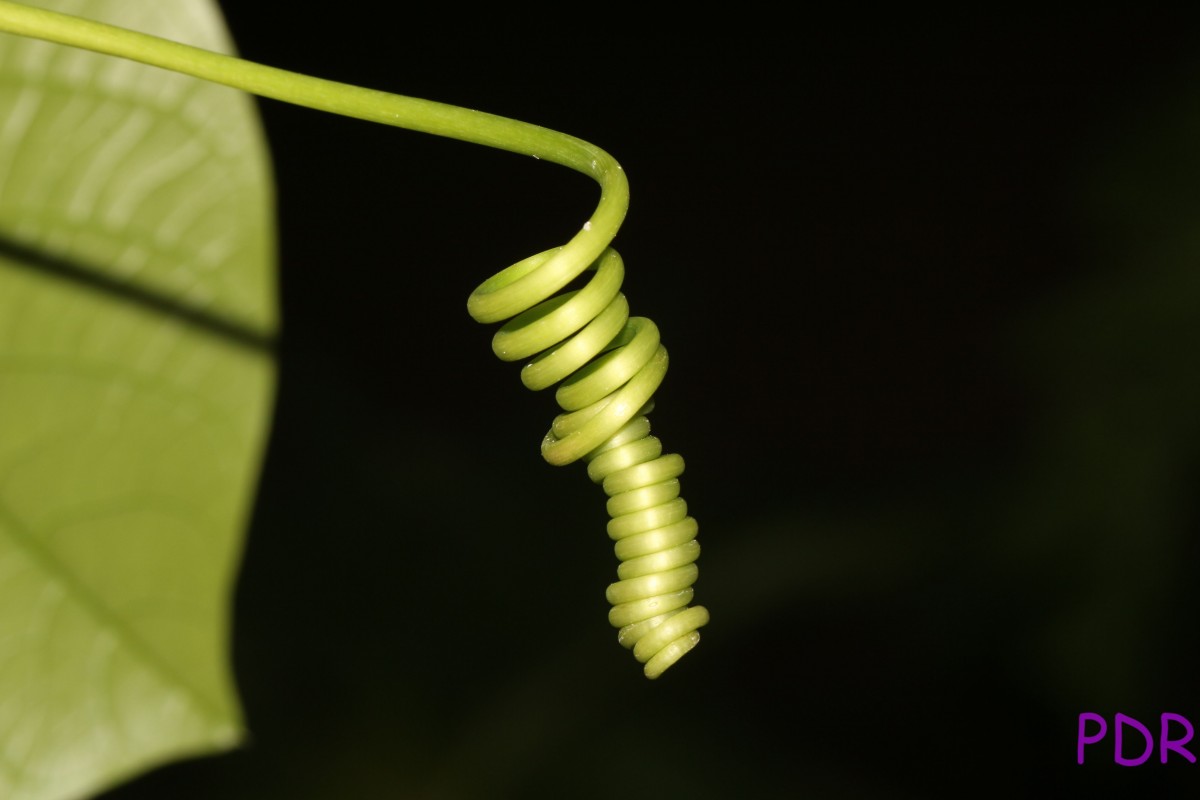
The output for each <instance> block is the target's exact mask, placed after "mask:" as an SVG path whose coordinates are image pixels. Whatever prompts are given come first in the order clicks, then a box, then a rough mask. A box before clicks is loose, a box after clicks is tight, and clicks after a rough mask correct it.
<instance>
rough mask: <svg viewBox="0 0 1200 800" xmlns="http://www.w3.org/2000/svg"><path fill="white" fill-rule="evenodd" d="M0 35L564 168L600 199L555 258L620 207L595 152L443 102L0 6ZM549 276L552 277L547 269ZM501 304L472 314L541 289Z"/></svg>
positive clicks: (589, 236) (590, 237)
mask: <svg viewBox="0 0 1200 800" xmlns="http://www.w3.org/2000/svg"><path fill="white" fill-rule="evenodd" d="M0 32H4V33H13V34H17V35H20V36H28V37H31V38H35V39H43V40H45V41H48V42H53V43H55V44H62V45H68V46H71V47H78V48H82V49H85V50H92V51H94V52H97V53H103V54H105V55H110V56H116V57H118V58H126V59H129V60H132V61H139V62H141V63H143V64H149V65H151V66H154V67H160V68H162V69H167V70H171V71H173V72H180V73H183V74H185V75H191V76H193V77H196V78H201V79H203V80H207V81H212V82H213V83H219V84H222V85H225V86H230V87H232V88H234V89H240V90H242V91H245V92H249V93H251V94H255V95H258V96H260V97H266V98H270V99H272V100H279V101H281V102H285V103H291V104H293V105H298V106H304V107H306V108H311V109H315V110H317V111H325V112H329V113H332V114H339V115H341V116H345V117H354V118H356V119H361V120H366V121H368V122H378V123H382V124H384V125H392V126H395V127H398V128H405V129H407V130H412V131H420V132H422V133H429V134H433V135H435V136H443V137H446V138H450V139H459V140H461V141H465V142H472V143H474V144H481V145H484V146H487V147H493V148H497V149H500V150H508V151H511V152H514V153H520V154H523V155H527V156H533V157H534V158H538V159H542V160H545V161H550V162H553V163H555V164H561V165H562V166H565V167H569V168H571V169H573V170H576V171H577V172H582V173H583V174H585V175H588V176H590V177H592V178H593V179H594V180H595V181H596V182H597V183H599V184H600V201H599V203H598V204H597V206H596V210H595V211H594V212H593V214H592V217H591V219H589V220H588V221H587V223H585V224H584V226H583V229H582V230H580V231H579V232H578V233H577V234H576V235H575V236H574V237H573V238H572V239H571V240H570V241H569V242H568V243H567V244H565V245H563V247H562V248H561V250H560V251H559V252H558V253H557V254H556V256H555V257H554V260H560V259H561V260H562V261H564V262H566V261H570V262H576V261H578V260H581V259H586V261H587V262H590V261H591V260H593V259H595V258H596V257H598V256H599V255H600V253H601V252H603V250H604V248H605V247H607V245H608V243H609V242H610V241H612V239H613V238H614V237H615V236H616V234H617V230H618V229H619V228H620V226H621V223H622V222H623V221H624V219H625V213H626V211H627V210H628V208H629V183H628V180H627V179H626V177H625V173H624V171H623V170H622V169H621V166H620V165H619V164H618V163H617V161H616V160H615V159H614V158H613V157H612V156H610V155H609V154H608V153H606V152H605V151H604V150H602V149H600V148H599V147H596V146H595V145H593V144H591V143H589V142H585V141H584V140H582V139H577V138H576V137H574V136H570V135H568V134H565V133H560V132H558V131H554V130H551V129H549V128H543V127H541V126H539V125H532V124H530V123H528V122H521V121H518V120H514V119H509V118H507V117H502V116H498V115H495V114H488V113H485V112H482V111H474V110H471V109H467V108H462V107H459V106H454V105H450V104H447V103H438V102H434V101H432V100H422V99H420V98H416V97H406V96H404V95H398V94H392V93H390V92H384V91H379V90H377V89H367V88H364V87H361V86H354V85H352V84H348V83H340V82H338V81H330V80H325V79H323V78H316V77H312V76H309V75H302V74H300V73H296V72H290V71H288V70H284V69H279V68H277V67H270V66H266V65H264V64H258V63H256V62H253V61H248V60H246V59H243V58H237V57H235V56H229V55H224V54H222V53H216V52H213V51H211V50H205V49H203V48H199V47H192V46H190V45H186V44H182V43H180V42H174V41H171V40H169V39H163V38H161V37H158V36H151V35H149V34H145V33H138V32H136V31H131V30H128V29H126V28H120V27H117V26H114V25H107V24H105V23H102V22H96V21H94V20H89V19H85V18H83V17H76V16H72V15H70V14H62V13H59V12H55V11H48V10H46V9H41V8H34V7H32V6H27V5H23V4H21V3H13V2H9V0H0ZM548 272H549V273H554V272H555V270H549V271H548ZM512 283H513V285H511V286H507V287H505V288H506V292H504V293H503V294H502V296H500V297H498V298H495V299H494V300H493V301H492V302H491V304H490V305H489V306H488V307H486V308H475V307H472V305H477V304H476V303H474V301H476V300H477V298H475V297H474V296H472V304H469V310H470V312H471V315H472V316H473V317H475V318H476V319H477V320H479V321H481V322H488V321H493V320H495V319H501V318H504V317H505V316H506V315H507V312H508V309H509V308H510V307H520V306H521V305H522V304H524V303H526V302H527V299H528V298H529V297H532V296H534V295H535V294H536V293H537V292H544V291H545V287H544V285H543V286H532V285H526V284H530V283H532V282H530V281H521V280H515V281H512Z"/></svg>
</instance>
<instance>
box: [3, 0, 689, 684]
mask: <svg viewBox="0 0 1200 800" xmlns="http://www.w3.org/2000/svg"><path fill="white" fill-rule="evenodd" d="M0 31H5V32H7V33H15V34H20V35H24V36H32V37H35V38H39V39H45V40H47V41H51V42H57V43H59V44H65V45H70V46H73V47H82V48H85V49H88V50H94V51H96V52H99V53H106V54H108V55H112V56H118V57H120V58H128V59H132V60H134V61H140V62H142V63H144V64H151V65H154V66H157V67H162V68H164V69H169V70H174V71H176V72H182V73H184V74H187V75H193V76H195V77H197V78H202V79H204V80H210V81H215V82H217V83H222V84H225V85H227V86H232V87H234V88H237V89H241V90H243V91H246V92H252V93H254V94H257V95H259V96H261V97H270V98H273V99H276V100H281V101H283V102H287V103H295V104H297V105H301V106H307V107H309V108H314V109H318V110H321V111H327V112H330V113H334V114H341V115H344V116H348V117H355V118H358V119H363V120H368V121H372V122H378V123H382V124H385V125H394V126H397V127H401V128H407V129H409V130H413V131H422V132H425V133H430V134H433V135H436V136H445V137H449V138H452V139H460V140H462V141H467V142H474V143H476V144H482V145H485V146H487V147H496V148H499V149H502V150H510V151H512V152H515V153H523V154H525V155H530V156H534V157H536V158H540V159H544V160H547V161H552V162H554V163H557V164H561V165H563V166H566V167H570V168H571V169H574V170H576V171H578V172H582V173H584V174H586V175H590V176H591V177H593V178H595V179H596V181H597V182H598V183H599V184H600V202H599V204H598V205H597V206H596V210H595V212H594V213H593V214H592V217H591V219H589V220H588V221H587V223H585V224H584V226H583V230H581V231H580V232H579V233H577V234H576V235H575V236H574V237H573V238H572V239H571V241H569V242H567V244H565V245H563V246H562V247H559V248H555V249H553V250H549V251H546V252H544V253H539V254H538V255H535V256H531V257H529V258H527V259H525V260H524V261H520V262H518V263H516V264H514V265H513V266H511V267H509V268H508V269H505V270H503V271H502V272H500V273H498V274H496V275H494V276H492V277H491V278H489V279H488V280H486V281H484V283H483V284H482V285H481V286H480V287H479V288H478V289H476V290H475V291H474V292H473V293H472V294H471V297H470V299H469V300H468V301H467V309H468V311H469V312H470V313H471V316H472V317H474V318H475V319H476V320H478V321H479V322H484V323H492V322H503V321H504V320H508V322H507V323H506V324H505V325H504V326H503V327H502V328H501V329H500V331H499V332H498V333H497V334H496V337H495V340H494V342H493V349H494V350H495V351H496V354H497V355H498V356H500V357H501V358H502V359H505V360H508V361H516V360H519V359H524V358H529V357H530V356H534V358H533V360H532V361H530V362H529V364H527V365H526V366H525V369H524V370H522V372H521V379H522V381H524V383H525V385H526V386H528V387H530V388H531V389H543V388H546V387H548V386H551V385H553V384H555V383H559V382H560V381H561V385H560V386H559V389H558V392H557V395H556V396H557V399H558V402H559V405H561V406H562V408H563V410H564V411H565V412H566V413H564V414H561V415H559V416H558V417H556V418H555V420H554V424H553V425H552V427H551V428H550V432H549V433H548V434H546V438H545V440H544V441H543V442H542V454H543V455H544V456H545V457H546V460H547V461H549V462H550V463H552V464H569V463H571V462H573V461H577V460H579V459H581V458H582V459H584V460H586V461H587V462H588V474H589V475H590V476H591V478H592V480H594V481H596V482H597V483H600V484H602V485H603V486H604V491H605V492H607V493H608V495H609V500H608V512H609V514H610V515H611V516H612V520H611V521H610V522H609V523H608V533H609V535H610V536H611V537H612V538H613V539H615V540H616V542H617V544H616V553H617V557H618V558H619V559H620V560H621V562H622V563H621V566H620V568H619V569H618V570H617V577H618V578H619V579H620V580H618V581H617V582H616V583H614V584H612V585H610V586H609V587H608V599H609V601H610V602H611V603H612V604H613V609H612V611H611V612H610V614H609V619H610V620H611V621H612V623H613V625H615V626H617V627H619V628H620V629H621V632H620V637H619V638H620V641H621V643H622V644H624V645H625V646H626V647H632V648H633V653H634V656H635V657H636V658H637V659H638V660H639V661H641V662H643V663H645V665H646V666H645V671H646V675H647V676H648V677H651V678H656V677H658V676H659V675H661V674H662V673H663V671H664V670H666V669H667V668H668V667H670V666H671V665H672V664H674V663H675V662H676V661H678V660H679V659H680V658H681V657H682V656H683V655H684V654H685V653H687V652H688V651H689V650H691V649H692V648H693V647H695V646H696V644H697V643H698V642H699V641H700V634H699V633H698V632H697V629H698V628H700V627H701V626H702V625H704V624H705V623H707V622H708V611H707V610H705V609H704V608H703V607H702V606H691V607H689V605H688V604H689V603H690V602H691V600H692V594H693V592H692V584H693V583H694V582H695V580H696V575H697V571H696V565H695V561H696V557H697V556H698V555H699V553H700V545H699V544H698V543H697V542H696V531H697V525H696V521H695V520H694V519H692V518H691V517H689V516H688V515H687V504H686V503H684V501H683V500H682V499H681V498H680V497H679V475H680V474H681V473H682V472H683V459H682V458H680V457H679V456H677V455H663V454H662V444H661V443H660V442H659V441H658V439H657V438H655V437H653V436H651V435H650V422H649V420H648V419H647V418H646V414H647V413H648V412H649V411H650V408H651V406H652V397H653V395H654V392H655V390H656V389H658V387H659V385H660V384H661V383H662V379H663V375H664V374H665V373H666V370H667V351H666V350H665V349H664V348H663V346H662V345H661V344H660V343H659V337H658V328H657V327H656V326H655V325H654V323H653V322H651V321H650V320H648V319H645V318H644V317H630V316H629V305H628V303H627V302H626V301H625V297H624V296H623V295H622V294H621V293H620V287H621V280H622V278H623V277H624V266H623V265H622V263H621V257H620V256H618V255H617V253H616V251H614V250H612V249H611V248H609V246H608V245H609V243H610V242H611V241H612V240H613V238H614V237H615V236H616V234H617V229H618V228H620V226H621V222H622V220H624V218H625V212H626V210H627V209H628V207H629V184H628V181H627V180H626V178H625V173H624V172H623V171H622V170H621V167H620V166H619V165H618V164H617V162H616V161H614V160H613V158H612V156H610V155H608V154H607V153H606V152H604V151H603V150H601V149H600V148H598V147H596V146H595V145H592V144H589V143H588V142H585V141H583V140H582V139H577V138H575V137H573V136H568V135H566V134H564V133H559V132H558V131H553V130H550V129H548V128H543V127H541V126H538V125H531V124H529V123H527V122H521V121H519V120H514V119H509V118H507V117H501V116H497V115H495V114H487V113H484V112H481V111H474V110H471V109H466V108H460V107H458V106H452V105H447V104H445V103H437V102H434V101H431V100H422V99H420V98H416V97H405V96H403V95H397V94H391V93H389V92H381V91H378V90H375V89H367V88H363V87H359V86H351V85H349V84H344V83H338V82H336V81H329V80H325V79H323V78H316V77H312V76H309V75H301V74H299V73H295V72H288V71H287V70H282V69H278V68H276V67H270V66H267V65H264V64H256V63H254V62H252V61H246V60H243V59H240V58H236V57H233V56H228V55H225V54H223V53H215V52H211V51H208V50H202V49H199V48H196V47H190V46H188V45H185V44H181V43H179V42H172V41H169V40H167V39H161V38H158V37H155V36H149V35H146V34H143V33H137V32H135V31H130V30H125V29H123V28H117V27H114V26H111V25H105V24H103V23H100V22H95V21H93V20H86V19H83V18H80V17H73V16H70V15H67V14H59V13H56V12H52V11H47V10H45V9H40V8H30V7H27V6H23V5H21V4H18V3H10V2H6V1H5V0H0ZM588 268H592V269H594V270H595V273H596V274H595V276H594V277H593V278H592V279H591V281H590V282H589V283H588V284H587V286H585V287H584V288H583V289H581V290H579V291H577V292H566V293H564V294H561V295H558V296H554V293H555V292H557V291H559V290H560V289H562V288H563V287H565V286H566V285H567V284H568V283H570V282H571V281H572V280H574V279H575V278H577V277H578V276H579V275H581V274H583V272H584V271H586V270H587V269H588Z"/></svg>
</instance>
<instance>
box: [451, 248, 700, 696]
mask: <svg viewBox="0 0 1200 800" xmlns="http://www.w3.org/2000/svg"><path fill="white" fill-rule="evenodd" d="M587 230H588V228H587V226H585V231H587ZM589 269H590V270H591V271H593V272H594V275H592V276H591V278H590V280H588V282H587V283H586V285H585V286H583V288H581V289H578V290H574V291H566V292H563V293H561V294H558V295H554V292H557V291H559V290H560V289H562V288H564V287H565V286H567V285H568V284H569V283H570V282H571V281H573V280H575V279H576V278H577V277H578V276H579V275H581V274H582V273H583V272H585V271H586V270H589ZM624 275H625V270H624V265H623V263H622V261H621V257H620V256H619V255H618V254H617V252H616V251H615V250H613V249H612V248H611V247H605V248H604V249H603V251H602V252H601V253H600V255H599V257H598V258H595V259H594V260H588V259H580V258H579V257H578V255H577V254H576V253H575V252H572V250H571V245H567V246H564V247H561V248H555V249H553V250H548V251H546V252H544V253H539V254H538V255H535V256H531V257H530V258H527V259H525V260H524V261H521V262H518V263H517V264H514V265H513V266H511V267H509V268H508V269H506V270H504V271H502V272H500V273H497V274H496V275H494V276H492V277H491V278H489V279H488V280H487V281H485V282H484V283H483V284H482V285H480V287H479V288H478V289H476V290H475V292H474V293H472V295H471V299H470V300H469V301H468V310H469V311H470V312H471V315H472V317H474V318H475V319H476V320H477V321H479V322H500V321H502V320H505V319H507V320H508V322H506V323H505V324H504V325H503V326H502V327H501V329H500V330H499V331H498V332H497V333H496V335H495V337H494V339H493V341H492V349H493V351H494V352H495V353H496V355H497V356H499V357H500V358H501V359H503V360H505V361H517V360H522V359H530V361H529V362H528V363H527V364H526V365H525V367H524V368H523V369H522V371H521V380H522V382H523V383H524V384H525V385H526V386H527V387H529V388H530V389H534V390H539V389H545V388H547V387H549V386H552V385H554V384H559V386H558V389H557V391H556V393H555V399H556V400H557V402H558V404H559V406H560V407H561V408H562V409H563V412H564V413H562V414H560V415H559V416H558V417H556V418H555V419H554V422H553V424H552V425H551V428H550V431H549V432H548V433H547V434H546V437H545V439H543V441H542V455H543V456H544V457H545V459H546V460H547V461H549V462H550V463H551V464H556V465H564V464H569V463H572V462H574V461H577V460H581V459H582V460H584V461H585V462H587V465H588V467H587V468H588V475H589V476H590V477H591V479H592V480H593V481H595V482H596V483H598V484H601V485H602V486H603V488H604V491H605V493H606V494H607V495H608V498H609V499H608V513H609V516H610V517H611V518H612V519H611V520H610V521H609V523H608V534H609V536H610V537H611V538H612V539H613V540H615V542H616V544H615V548H614V549H615V551H616V555H617V558H618V559H619V560H620V561H621V564H620V567H619V568H618V570H617V578H618V580H617V582H616V583H613V584H611V585H610V586H609V587H608V592H607V596H608V600H609V602H610V603H612V606H613V607H612V610H611V611H610V612H609V621H610V622H611V623H612V624H613V625H614V626H615V627H618V628H620V632H619V634H618V639H619V641H620V642H621V644H623V645H624V646H625V647H627V648H632V650H633V654H634V657H635V658H636V659H637V660H638V661H639V662H641V663H643V664H644V665H645V666H644V671H645V673H646V676H647V677H649V678H657V677H658V676H659V675H661V674H662V673H663V672H664V671H665V670H666V669H667V668H669V667H670V666H671V665H672V664H674V663H675V662H676V661H678V660H679V659H680V658H681V657H683V655H684V654H686V653H687V652H688V651H689V650H691V649H692V648H693V647H695V646H696V645H697V644H698V643H699V641H700V633H699V630H698V629H699V628H700V627H701V626H703V625H705V624H706V623H707V622H708V611H707V610H706V609H705V608H704V607H703V606H691V605H689V604H690V603H691V601H692V597H693V594H694V589H693V588H692V586H693V584H694V583H695V582H696V577H697V574H698V571H697V567H696V564H695V562H696V559H697V557H698V556H699V555H700V544H699V542H697V541H696V533H697V531H698V525H697V523H696V520H695V519H693V518H692V517H691V516H688V513H687V503H686V502H684V500H683V498H681V497H680V496H679V490H680V489H679V476H680V474H682V472H683V467H684V463H683V459H682V458H681V457H680V456H678V455H675V454H666V455H664V454H663V448H662V443H661V442H660V441H659V440H658V438H657V437H655V436H652V435H650V421H649V419H648V418H647V416H646V414H648V413H649V411H650V410H651V409H652V408H653V396H654V392H655V391H656V390H657V389H658V387H659V386H660V385H661V384H662V381H663V376H664V375H665V374H666V370H667V351H666V348H664V347H663V346H662V344H661V342H660V340H659V332H658V327H657V326H656V325H655V324H654V323H653V322H651V321H650V320H649V319H646V318H645V317H631V316H629V304H628V302H627V301H626V299H625V296H624V295H623V294H622V293H621V292H620V287H621V284H622V282H623V280H624Z"/></svg>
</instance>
